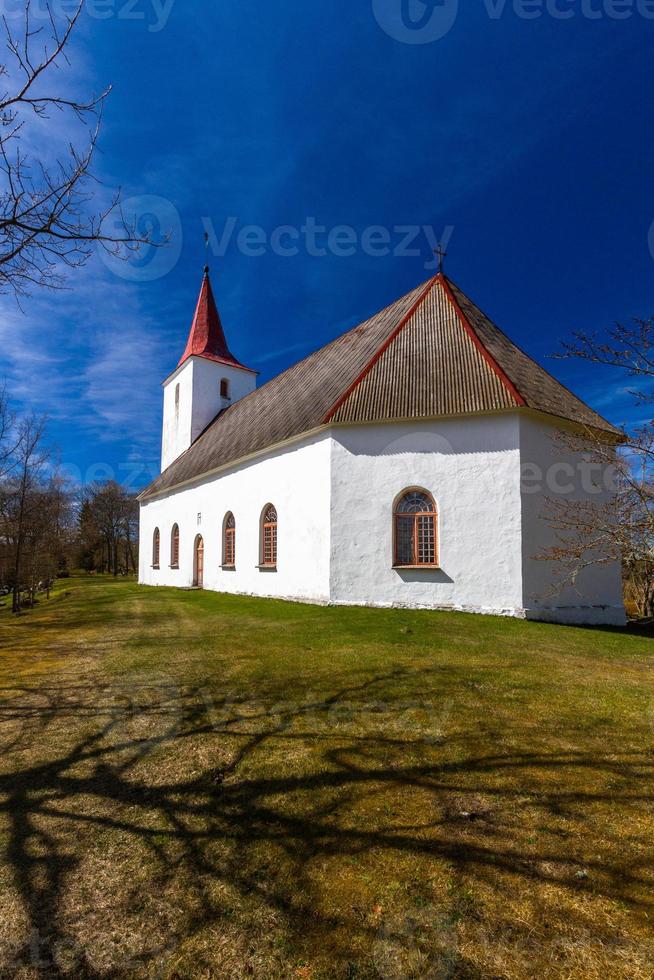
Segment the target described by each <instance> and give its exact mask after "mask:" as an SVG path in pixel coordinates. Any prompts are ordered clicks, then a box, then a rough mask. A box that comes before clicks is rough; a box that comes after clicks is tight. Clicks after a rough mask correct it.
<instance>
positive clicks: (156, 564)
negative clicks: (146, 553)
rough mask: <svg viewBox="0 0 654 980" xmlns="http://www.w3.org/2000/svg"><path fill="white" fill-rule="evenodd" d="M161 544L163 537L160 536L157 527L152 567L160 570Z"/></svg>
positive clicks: (153, 544) (153, 540)
mask: <svg viewBox="0 0 654 980" xmlns="http://www.w3.org/2000/svg"><path fill="white" fill-rule="evenodd" d="M160 543H161V535H160V534H159V528H158V527H155V529H154V534H153V535H152V567H153V568H159V545H160Z"/></svg>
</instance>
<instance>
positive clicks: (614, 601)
mask: <svg viewBox="0 0 654 980" xmlns="http://www.w3.org/2000/svg"><path fill="white" fill-rule="evenodd" d="M552 432H553V428H552V424H550V423H548V422H547V420H544V419H543V418H542V417H533V416H530V415H527V414H526V413H519V412H507V413H500V414H496V415H487V416H476V417H466V418H457V419H448V420H439V421H428V420H425V421H422V422H418V423H386V424H375V425H359V426H334V427H332V428H331V429H329V430H325V431H324V432H321V433H319V434H315V435H314V436H310V437H306V438H305V439H304V440H301V441H297V442H295V443H293V444H289V445H287V446H286V447H283V448H278V449H277V450H273V451H268V452H267V453H264V454H262V455H260V456H259V457H257V458H256V459H254V460H251V461H248V462H245V463H243V464H241V465H240V466H237V467H233V468H231V469H228V470H225V471H224V472H222V473H220V474H216V475H214V476H213V477H210V478H207V479H205V480H203V481H199V482H198V483H197V484H196V485H194V486H192V487H187V488H182V489H180V490H179V491H177V492H176V493H171V494H168V495H167V496H165V497H162V498H158V499H155V500H152V501H150V502H148V503H147V504H144V505H142V507H141V549H140V580H141V581H142V582H144V583H146V584H150V585H173V586H175V585H177V586H190V585H191V584H192V582H193V574H194V569H193V547H194V541H195V537H196V535H197V534H198V533H200V534H202V536H203V539H204V544H205V558H204V586H205V588H208V589H215V590H217V591H224V592H234V593H243V594H252V595H261V596H278V597H282V598H288V599H298V600H307V601H315V602H332V603H335V604H348V605H351V604H362V605H379V606H400V607H411V608H423V607H424V608H446V609H447V608H451V609H462V610H467V611H471V612H481V613H484V612H485V613H496V614H502V615H511V616H519V617H524V616H526V617H528V618H536V619H549V620H552V621H557V622H570V623H616V624H617V623H622V622H624V610H623V607H622V599H621V582H620V569H619V568H617V567H615V566H614V567H611V568H596V569H593V570H590V571H589V572H588V573H587V574H586V575H585V576H584V577H583V578H582V580H581V582H580V586H579V590H580V591H582V592H583V595H580V594H579V593H578V592H575V593H574V594H571V593H570V592H569V591H568V592H564V593H561V594H559V595H556V596H553V595H552V594H551V593H552V582H553V578H554V576H553V569H552V567H551V566H549V565H548V563H546V562H541V561H537V560H536V556H537V555H538V554H540V553H541V552H542V551H543V549H544V548H545V547H547V545H548V544H550V543H551V541H552V533H553V532H552V530H551V528H550V526H549V524H548V523H547V522H546V521H545V520H544V519H543V512H544V509H545V498H546V497H547V495H548V493H549V488H550V484H551V477H552V469H551V468H552V466H553V465H554V466H555V467H556V466H560V464H561V462H565V463H567V465H569V466H570V465H571V466H572V467H573V468H577V467H578V460H577V459H571V460H562V458H561V455H560V451H558V455H556V454H553V443H552V438H551V436H552ZM534 466H535V467H536V468H537V470H538V471H542V472H543V474H544V478H543V479H542V480H541V482H540V485H538V486H537V487H536V488H534V482H533V480H531V482H530V481H525V478H524V477H525V470H527V473H528V474H529V475H532V474H533V472H534ZM554 472H555V480H556V479H557V476H556V474H558V475H559V476H560V475H561V471H560V470H555V471H554ZM548 474H549V476H548ZM410 487H422V488H424V489H426V490H428V491H429V492H430V493H431V494H432V495H433V497H434V499H435V500H436V503H437V506H438V512H439V556H440V568H439V569H433V570H431V569H430V570H423V569H418V570H408V569H406V570H401V569H394V568H393V504H394V502H395V500H396V498H397V497H398V495H399V494H400V493H401V492H402V491H403V490H406V489H407V488H410ZM268 502H271V503H273V504H274V505H275V506H276V508H277V513H278V520H279V528H278V535H279V538H278V566H277V571H276V572H269V571H262V570H260V569H259V568H257V565H258V563H259V559H260V554H259V549H260V517H261V512H262V510H263V508H264V506H265V505H266V504H267V503H268ZM228 510H231V511H232V512H233V513H234V515H235V518H236V552H237V558H236V569H235V570H234V571H231V570H226V569H222V568H221V567H220V565H221V561H222V526H223V519H224V516H225V513H226V512H227V511H228ZM198 515H201V517H200V522H199V523H198ZM175 522H176V523H178V524H179V528H180V567H179V569H171V568H170V532H171V528H172V525H173V523H175ZM155 526H156V527H159V529H160V533H161V556H160V566H161V567H160V568H159V569H158V570H156V569H153V568H152V567H151V560H152V534H153V530H154V528H155Z"/></svg>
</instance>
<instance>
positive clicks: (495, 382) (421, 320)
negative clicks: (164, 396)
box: [140, 273, 620, 499]
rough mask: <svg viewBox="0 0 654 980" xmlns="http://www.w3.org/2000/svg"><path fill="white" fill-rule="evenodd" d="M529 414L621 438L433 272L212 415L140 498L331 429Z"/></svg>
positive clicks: (612, 427)
mask: <svg viewBox="0 0 654 980" xmlns="http://www.w3.org/2000/svg"><path fill="white" fill-rule="evenodd" d="M527 409H531V410H534V411H537V412H541V413H544V414H547V415H549V416H553V417H555V418H558V419H565V420H569V421H571V422H574V423H577V424H579V425H582V426H589V427H591V428H593V429H597V430H603V431H604V432H606V433H607V436H608V438H619V436H620V432H619V430H618V429H616V428H614V426H612V425H611V424H610V423H609V422H607V421H606V420H605V419H603V418H602V417H601V416H600V415H598V414H597V413H596V412H594V411H593V410H592V409H591V408H589V407H588V406H587V405H585V404H584V403H583V402H582V401H581V400H580V399H579V398H577V397H576V396H575V395H573V394H572V392H571V391H569V390H568V389H567V388H565V387H564V386H563V385H562V384H560V383H559V382H558V381H557V380H556V379H555V378H554V377H552V375H551V374H549V373H548V372H547V371H545V370H544V369H543V368H542V367H540V365H538V364H537V363H536V362H535V361H533V360H532V359H531V358H530V357H529V356H528V355H527V354H525V353H524V351H522V350H520V348H519V347H517V346H516V345H515V344H514V343H513V342H512V341H511V340H510V339H509V338H508V337H507V335H506V334H505V333H503V332H502V331H501V330H500V329H499V327H497V326H495V324H494V323H493V322H492V321H491V320H490V319H489V318H488V317H487V316H486V315H485V314H484V313H482V311H481V310H480V309H479V307H477V306H476V305H475V304H474V303H473V302H472V300H470V299H469V298H468V297H467V296H466V295H465V294H464V293H463V292H462V291H461V290H460V289H459V288H458V287H457V286H455V285H454V283H452V282H451V281H450V280H449V279H448V278H447V277H446V276H445V275H443V274H442V273H439V274H438V275H437V276H434V277H433V278H432V279H430V280H429V281H428V282H426V283H423V284H422V285H421V286H418V287H417V288H416V289H414V290H412V291H411V292H410V293H407V294H406V296H402V297H401V298H400V299H398V300H396V301H395V302H394V303H392V304H391V306H388V307H387V308H386V309H384V310H382V311H381V312H380V313H377V314H375V316H373V317H371V318H370V319H369V320H366V321H365V322H364V323H362V324H360V325H359V326H358V327H355V328H354V329H353V330H350V331H348V332H347V333H344V334H342V335H341V336H340V337H337V338H336V339H335V340H333V341H332V342H331V343H330V344H327V346H326V347H323V348H321V349H320V350H318V351H316V352H315V353H314V354H310V355H309V357H306V358H305V359H304V360H302V361H300V362H299V363H297V364H294V365H293V367H290V368H288V370H286V371H284V372H283V373H282V374H279V375H277V377H276V378H273V379H272V380H271V381H269V382H268V383H267V384H265V385H262V387H261V388H257V389H256V390H255V391H253V392H252V393H251V394H249V395H247V396H246V397H245V398H241V399H240V400H238V401H236V402H234V404H232V405H231V406H230V407H229V408H227V409H226V410H224V411H222V412H220V413H219V414H218V415H217V416H216V418H215V419H214V421H213V422H212V423H211V424H210V425H209V426H207V428H206V429H205V430H204V432H203V433H202V434H201V435H200V436H199V437H198V439H197V440H196V441H195V442H194V443H193V444H192V445H191V446H190V447H189V449H187V450H186V452H185V453H182V455H181V456H180V457H179V458H178V459H176V460H175V462H174V463H172V464H171V465H170V466H169V467H168V469H166V470H165V471H164V472H163V473H162V474H161V476H160V477H158V478H157V479H156V480H155V481H154V483H152V484H150V486H149V487H148V488H147V489H146V490H144V491H143V492H142V494H141V495H140V499H147V498H149V497H152V496H155V495H156V494H158V493H163V492H165V491H168V490H171V489H173V488H174V487H177V486H179V485H180V484H183V483H187V482H190V481H193V480H196V479H198V478H199V477H201V476H203V475H205V474H207V473H210V472H212V471H214V470H217V469H219V468H220V467H222V466H226V465H228V464H230V465H231V464H234V463H236V462H237V461H238V460H241V459H244V458H246V457H248V456H251V455H252V454H255V453H257V452H261V451H262V450H265V449H268V448H270V447H271V446H276V445H279V444H280V443H283V442H284V441H285V440H287V439H290V438H293V437H296V436H300V435H302V434H303V433H305V432H310V431H314V430H315V429H319V428H322V427H326V426H329V425H339V424H340V425H343V424H357V423H361V422H384V421H392V420H400V419H401V420H408V419H421V418H422V419H424V418H447V417H452V416H462V415H475V414H478V413H479V414H484V413H489V412H493V413H495V412H510V411H525V410H527Z"/></svg>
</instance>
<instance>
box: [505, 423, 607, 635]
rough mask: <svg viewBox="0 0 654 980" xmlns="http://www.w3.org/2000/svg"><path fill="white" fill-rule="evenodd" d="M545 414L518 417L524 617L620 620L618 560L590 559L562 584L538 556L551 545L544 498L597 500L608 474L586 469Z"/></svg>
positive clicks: (601, 497)
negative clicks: (595, 561) (571, 582)
mask: <svg viewBox="0 0 654 980" xmlns="http://www.w3.org/2000/svg"><path fill="white" fill-rule="evenodd" d="M559 431H560V430H559V429H558V427H556V426H555V425H553V424H552V423H551V422H550V421H549V420H548V419H547V417H545V416H538V415H528V414H526V413H525V414H523V415H521V417H520V460H521V470H522V523H523V544H522V564H523V583H524V598H523V605H524V607H525V610H526V614H527V616H528V617H529V618H530V619H542V620H551V621H554V622H564V623H566V622H567V623H596V624H602V623H604V624H613V625H623V624H624V623H625V621H626V616H625V611H624V605H623V598H622V572H621V568H620V564H619V563H618V562H613V563H611V564H609V565H607V564H594V565H591V566H589V567H588V568H586V569H584V571H583V572H582V573H581V575H580V576H579V578H578V580H577V581H576V583H575V585H574V586H572V585H569V586H566V587H562V585H563V583H562V580H561V577H560V576H557V574H556V565H555V564H554V563H551V562H546V561H542V560H540V559H539V556H540V555H543V554H544V553H545V551H546V550H547V549H548V548H550V547H552V546H554V545H556V544H557V540H556V531H555V530H554V529H553V528H552V521H551V517H550V519H549V520H548V518H547V513H548V510H550V509H551V508H550V505H549V503H548V501H557V500H559V501H560V500H563V501H568V502H574V501H578V500H583V499H589V500H594V501H597V502H598V503H602V502H603V501H605V500H606V499H607V497H608V495H609V493H610V492H611V481H610V474H609V473H608V472H607V471H606V470H603V471H600V470H598V469H597V467H594V468H592V469H590V468H589V467H588V465H587V463H585V462H584V457H583V455H582V454H580V453H578V452H576V451H575V448H574V446H573V444H572V443H571V442H570V441H569V440H566V439H565V438H563V439H561V437H560V435H559V436H557V432H559Z"/></svg>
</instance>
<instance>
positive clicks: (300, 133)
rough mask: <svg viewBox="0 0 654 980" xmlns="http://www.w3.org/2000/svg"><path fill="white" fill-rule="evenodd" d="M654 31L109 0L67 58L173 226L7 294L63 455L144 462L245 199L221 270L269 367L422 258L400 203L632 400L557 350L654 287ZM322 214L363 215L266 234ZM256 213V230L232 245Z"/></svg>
mask: <svg viewBox="0 0 654 980" xmlns="http://www.w3.org/2000/svg"><path fill="white" fill-rule="evenodd" d="M525 14H529V15H530V16H528V17H526V16H525ZM536 14H538V16H535V15H536ZM562 14H565V15H566V16H565V17H562V16H561V15H562ZM570 14H571V16H568V15H570ZM100 15H101V16H100ZM618 15H620V16H618ZM421 25H422V26H421ZM653 40H654V3H652V2H648V0H639V2H636V0H634V3H633V4H631V3H630V2H629V0H556V3H555V2H554V0H548V2H547V3H545V0H543V3H542V4H540V5H539V0H526V2H518V0H515V2H513V3H511V2H508V0H507V2H502V0H467V2H466V4H465V6H464V4H463V3H462V2H459V3H458V4H457V3H456V0H429V4H427V5H425V4H423V3H422V0H359V2H358V3H352V0H348V2H345V0H330V2H329V3H327V2H323V3H306V0H302V2H301V0H278V2H277V3H269V4H261V3H260V4H244V3H237V2H235V0H192V2H190V0H187V2H186V3H182V2H181V0H130V3H129V4H128V3H127V2H126V0H115V2H114V0H103V2H102V3H100V2H99V0H96V5H95V7H93V8H91V9H90V10H89V11H88V12H87V13H86V14H85V16H84V18H83V21H82V23H81V25H80V29H79V31H78V33H77V37H76V39H75V43H74V46H73V49H72V52H71V61H72V68H71V69H70V70H69V71H67V72H66V73H65V84H70V85H76V86H77V87H78V88H81V90H82V91H88V90H98V89H100V88H101V87H103V86H105V85H106V84H107V83H111V84H112V85H113V91H112V94H111V96H110V98H109V100H108V102H107V105H106V110H105V115H104V123H103V133H102V138H101V154H100V156H99V157H98V162H97V168H96V170H97V172H98V174H99V175H100V176H101V177H102V180H103V186H104V191H102V192H101V193H108V192H109V191H110V190H111V189H112V188H115V187H118V186H121V187H122V188H123V192H124V195H125V196H126V197H127V198H129V199H135V203H134V208H135V213H137V214H140V215H141V216H142V218H143V220H144V221H148V220H150V219H149V218H148V215H154V217H155V221H157V222H158V223H159V225H160V227H161V228H162V229H163V230H170V231H171V240H170V244H169V245H168V246H167V248H166V249H162V250H160V251H158V252H156V253H154V254H152V255H150V254H148V255H143V256H142V257H141V259H140V260H139V262H138V263H137V264H136V265H134V264H132V265H129V266H117V267H116V266H115V265H113V264H111V263H110V264H109V265H107V264H106V263H105V262H103V261H102V260H101V258H100V257H95V258H94V259H93V260H92V261H90V262H89V264H88V265H87V266H86V267H85V268H84V269H83V270H81V271H79V272H76V273H73V274H72V276H71V278H70V281H69V287H70V288H69V290H68V291H67V292H66V293H58V294H53V293H40V294H39V295H36V296H33V297H32V298H31V299H29V300H27V301H24V302H23V304H22V306H23V309H22V310H19V309H18V308H17V307H16V304H15V302H14V301H13V300H12V299H11V298H10V297H4V298H2V301H1V305H2V318H1V320H0V351H1V352H2V353H1V355H0V356H1V358H2V363H1V366H0V373H1V374H2V375H4V376H5V377H6V379H7V382H8V387H9V390H10V393H11V394H13V397H14V399H15V400H16V401H17V403H18V404H19V405H21V406H29V407H31V408H34V409H36V410H37V411H45V412H47V413H48V415H49V417H50V420H51V422H50V430H51V435H52V438H53V440H54V441H55V442H56V443H57V444H58V445H59V447H60V449H61V459H62V462H63V464H64V465H65V466H66V467H67V468H68V469H69V471H70V472H71V473H72V474H73V475H74V476H76V477H77V478H81V479H93V478H102V477H103V476H109V475H115V476H117V477H118V478H119V479H123V480H125V481H127V482H128V483H129V484H130V485H133V486H139V487H140V486H142V485H143V484H144V483H146V482H147V481H148V479H149V478H150V477H151V476H152V475H154V473H155V472H156V471H157V467H158V461H159V437H160V405H161V390H160V387H159V385H160V382H161V380H162V379H163V378H164V377H165V375H166V374H167V373H168V372H169V371H170V370H171V369H172V368H173V367H174V366H175V364H176V362H177V360H178V358H179V356H180V354H181V351H182V349H183V347H184V343H185V340H186V335H187V332H188V328H189V324H190V319H191V316H192V312H193V307H194V303H195V300H196V296H197V292H198V289H199V286H200V279H201V271H202V266H203V264H204V246H203V241H202V238H203V231H204V228H205V227H209V228H210V230H211V231H212V244H213V245H214V246H215V242H216V240H219V239H220V238H221V237H222V236H223V231H224V229H225V227H226V223H227V222H228V219H230V218H231V219H232V225H233V226H234V229H235V230H234V234H233V235H232V237H231V239H230V241H229V244H228V246H227V247H226V248H223V249H222V250H221V251H222V252H224V254H220V255H219V254H213V255H210V257H209V261H210V265H211V271H212V280H213V284H214V291H215V293H216V296H217V300H218V305H219V308H220V311H221V315H222V319H223V323H224V325H225V329H226V333H227V336H228V341H229V343H230V346H231V348H232V350H233V351H234V353H235V354H236V355H237V356H238V357H239V358H240V359H241V360H243V361H244V362H245V363H247V364H248V365H250V366H252V367H254V368H257V369H259V370H260V371H261V375H262V380H266V379H267V378H269V377H271V376H272V375H274V374H276V373H278V372H279V371H281V370H283V369H284V368H285V367H287V366H288V365H289V364H290V363H292V362H293V361H296V360H298V359H299V358H300V357H302V356H303V355H304V354H306V353H309V352H310V351H311V350H313V349H315V348H316V347H318V346H320V345H321V344H323V343H325V342H327V341H328V340H330V339H332V338H333V337H334V336H336V335H337V334H338V333H340V332H342V331H343V330H345V329H347V328H349V327H351V326H353V325H355V324H356V323H357V322H359V321H361V320H363V319H365V318H366V317H367V316H368V315H370V314H371V313H373V312H375V311H376V310H377V309H380V308H381V307H383V306H385V305H386V304H387V303H389V302H391V301H392V300H393V299H395V298H396V297H397V296H399V295H401V294H402V293H403V292H406V291H407V290H408V289H410V288H412V287H413V286H414V285H416V284H417V283H418V282H421V281H423V280H425V279H427V278H428V277H429V275H431V268H430V267H429V268H427V267H426V266H427V265H428V264H429V262H430V260H431V259H432V256H431V253H430V244H429V237H428V235H425V233H424V232H423V231H421V232H420V234H419V235H417V236H416V239H415V241H414V242H413V248H414V249H415V248H416V247H417V248H419V250H420V252H419V254H409V255H401V254H394V252H396V251H397V246H398V245H399V244H400V242H401V239H402V238H403V237H405V233H404V232H399V231H397V230H396V229H399V228H400V227H404V226H416V227H417V228H422V227H423V226H428V228H429V229H430V230H431V231H430V234H431V235H436V236H437V237H439V236H440V235H442V234H443V233H444V232H445V230H447V229H449V231H448V234H451V238H450V241H449V246H448V251H449V255H448V259H447V264H446V271H447V272H448V273H449V275H450V276H451V277H452V278H453V279H454V280H455V281H456V282H457V283H458V284H459V285H460V286H461V287H462V288H463V289H464V290H465V291H466V292H467V293H468V294H469V295H470V296H471V297H472V298H473V299H474V300H475V301H476V302H478V303H479V305H480V306H481V307H482V308H483V309H485V310H486V311H487V312H488V313H489V314H490V315H491V316H492V317H493V318H494V319H495V320H496V322H498V323H499V325H500V326H502V327H503V329H505V330H506V331H507V332H508V333H509V334H510V336H511V337H512V338H513V339H514V340H515V341H516V342H518V343H519V344H520V345H521V346H522V347H523V348H525V349H526V350H527V351H528V352H529V353H530V354H532V356H534V357H536V358H537V359H538V360H540V361H541V362H543V363H545V365H546V366H547V367H548V368H549V369H550V370H553V371H554V372H555V373H556V374H557V375H558V376H559V377H560V378H561V379H562V380H563V381H564V382H565V383H567V384H568V385H570V386H571V387H573V388H574V389H575V390H576V391H577V393H578V394H580V395H581V396H582V397H584V398H585V399H586V400H587V401H588V402H589V403H590V404H591V405H593V407H595V408H597V409H598V410H599V411H601V412H602V413H603V414H605V415H606V416H607V417H609V418H610V419H611V420H612V421H614V422H618V423H619V422H622V421H628V422H633V421H634V418H635V414H634V409H633V407H632V405H631V402H630V399H629V398H628V396H627V395H626V393H625V388H626V387H627V382H625V380H624V379H623V378H620V377H618V376H615V375H613V374H611V373H610V372H606V373H605V372H598V371H596V370H595V369H592V368H591V369H588V368H586V367H584V365H583V364H576V363H569V362H556V361H554V362H552V361H549V360H548V359H547V358H548V356H549V355H550V354H552V353H553V352H554V351H556V349H557V347H558V344H559V341H560V340H561V339H563V338H565V337H566V336H568V335H569V333H570V331H571V330H573V329H595V328H601V327H603V326H605V325H607V324H610V323H611V322H612V321H614V320H617V319H626V318H628V317H630V316H633V315H642V316H649V315H651V314H652V313H654V295H653V289H652V283H653V279H654V254H653V253H654V230H652V227H653V223H654V182H653V181H652V154H653V150H654V136H653V133H654V70H653V68H652V57H651V51H652V42H653ZM417 42H420V43H417ZM62 77H64V76H63V75H62ZM57 125H62V124H61V123H59V122H57ZM61 135H64V136H65V135H66V133H64V132H63V131H62V133H61ZM308 221H309V222H312V221H314V222H315V223H316V224H317V225H319V226H321V227H324V228H326V229H327V230H328V231H329V230H332V229H335V228H337V227H338V226H343V225H344V226H347V227H348V229H350V230H349V231H347V232H342V231H341V232H332V238H331V239H330V240H329V241H327V240H326V239H327V234H326V233H325V234H321V235H319V236H318V238H317V240H316V247H311V243H310V242H309V243H308V244H307V241H306V239H305V237H302V236H301V237H300V240H299V241H298V242H297V249H296V251H297V254H294V255H283V254H279V248H273V247H272V245H271V236H273V234H274V232H275V229H279V228H280V227H281V226H291V227H292V228H297V229H301V228H302V227H304V226H306V225H307V222H308ZM248 225H253V226H257V227H258V228H259V229H261V231H260V232H258V233H257V235H259V236H261V235H264V236H265V245H263V246H259V247H254V246H253V244H252V243H253V242H254V241H255V239H256V236H255V237H254V238H253V237H250V238H249V239H248V240H247V241H249V243H250V245H249V246H248V247H245V248H243V247H240V248H239V245H238V236H239V233H242V230H243V228H244V227H245V226H248ZM377 226H379V227H378V228H377V230H376V231H375V230H374V228H376V227H377ZM379 228H381V229H383V231H382V232H380V231H379ZM370 229H373V230H372V231H371V230H370ZM279 234H280V233H279V231H278V235H279ZM343 234H344V235H345V238H342V237H338V236H339V235H343ZM384 235H386V236H387V237H386V239H385V240H384V237H383V236H384ZM334 236H336V237H334ZM375 236H377V237H375ZM354 239H356V244H355V245H352V244H351V243H352V242H353V241H354ZM257 240H258V239H257ZM262 240H263V239H262ZM362 241H363V242H364V243H366V247H363V246H362ZM280 242H281V244H282V246H283V247H285V248H286V250H290V249H289V248H288V246H289V245H290V244H292V242H291V239H290V237H289V234H288V232H282V233H281V238H280ZM344 242H346V244H345V245H344V244H343V243H344ZM339 243H340V244H339ZM241 245H243V239H242V238H241ZM246 246H247V242H246ZM214 250H215V249H214ZM323 251H324V252H325V254H322V252H323ZM252 252H261V253H262V254H257V255H255V254H250V253H252ZM340 252H343V253H345V252H351V253H353V254H339V253H340ZM384 252H385V253H387V254H381V253H384ZM309 253H315V254H309ZM317 253H320V254H317ZM376 253H379V254H376Z"/></svg>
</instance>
